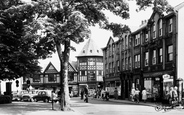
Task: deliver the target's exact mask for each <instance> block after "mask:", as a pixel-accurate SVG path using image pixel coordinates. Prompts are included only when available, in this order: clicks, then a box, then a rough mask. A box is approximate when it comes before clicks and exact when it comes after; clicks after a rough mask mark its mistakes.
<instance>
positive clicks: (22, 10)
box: [0, 0, 53, 80]
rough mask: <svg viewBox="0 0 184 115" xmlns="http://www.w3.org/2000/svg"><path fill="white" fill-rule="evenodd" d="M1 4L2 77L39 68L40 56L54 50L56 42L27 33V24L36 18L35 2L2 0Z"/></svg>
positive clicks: (0, 72) (13, 77) (0, 73)
mask: <svg viewBox="0 0 184 115" xmlns="http://www.w3.org/2000/svg"><path fill="white" fill-rule="evenodd" d="M0 6H1V7H0V79H1V80H4V79H9V80H11V79H16V78H19V77H22V76H24V75H26V74H28V73H34V72H39V71H40V69H41V68H40V66H38V63H39V62H38V59H39V58H42V57H45V58H46V57H47V56H48V54H51V51H50V49H49V48H48V47H50V45H52V43H50V42H48V41H46V39H44V40H40V41H36V39H34V38H31V37H29V36H25V35H26V33H25V25H26V24H28V23H29V22H30V21H32V14H33V11H32V9H31V6H30V5H25V4H22V3H21V2H20V1H18V0H11V1H8V0H2V1H1V2H0ZM52 49H53V48H52Z"/></svg>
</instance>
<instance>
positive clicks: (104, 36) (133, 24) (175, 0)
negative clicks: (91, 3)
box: [24, 0, 184, 70]
mask: <svg viewBox="0 0 184 115" xmlns="http://www.w3.org/2000/svg"><path fill="white" fill-rule="evenodd" d="M24 1H30V0H24ZM168 2H169V4H170V5H171V6H176V5H178V4H180V3H182V2H184V0H168ZM129 7H130V19H128V20H122V19H121V18H118V17H115V16H113V15H112V14H110V13H107V15H108V17H109V21H111V22H116V23H122V24H126V25H128V26H129V27H130V28H131V31H135V30H136V29H137V28H138V27H139V25H140V24H141V21H142V20H147V19H149V18H150V16H151V14H152V9H151V8H148V9H146V11H141V12H136V8H137V6H136V4H135V2H134V1H131V2H129ZM110 36H112V33H111V32H110V31H106V30H102V29H99V28H98V27H91V39H93V40H94V41H95V42H96V44H97V45H98V46H99V47H100V48H103V47H105V46H106V44H107V42H108V40H109V37H110ZM86 41H87V40H85V41H84V42H83V43H80V44H74V43H72V45H73V46H74V47H75V48H76V50H77V51H76V52H74V51H71V54H70V60H71V61H76V60H77V59H76V57H75V56H77V55H78V54H79V52H80V51H81V50H82V48H83V46H84V45H85V43H86ZM49 62H52V63H53V64H54V66H55V67H56V68H57V69H58V70H59V69H60V66H59V65H60V63H59V59H58V56H57V54H53V56H52V58H49V59H46V60H40V65H41V66H42V67H43V69H44V68H45V67H46V66H47V64H48V63H49Z"/></svg>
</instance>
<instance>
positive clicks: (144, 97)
mask: <svg viewBox="0 0 184 115" xmlns="http://www.w3.org/2000/svg"><path fill="white" fill-rule="evenodd" d="M142 100H143V101H144V103H146V100H147V91H146V88H145V87H144V89H143V90H142Z"/></svg>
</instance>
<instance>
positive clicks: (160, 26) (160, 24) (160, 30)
mask: <svg viewBox="0 0 184 115" xmlns="http://www.w3.org/2000/svg"><path fill="white" fill-rule="evenodd" d="M162 30H163V29H162V19H160V21H159V36H162Z"/></svg>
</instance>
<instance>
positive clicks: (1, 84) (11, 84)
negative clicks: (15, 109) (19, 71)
mask: <svg viewBox="0 0 184 115" xmlns="http://www.w3.org/2000/svg"><path fill="white" fill-rule="evenodd" d="M16 80H18V81H19V82H18V87H17V85H16ZM22 83H23V78H22V77H21V78H18V79H15V80H3V81H2V80H0V95H1V94H4V93H5V92H6V91H10V90H11V91H13V92H17V91H20V90H22Z"/></svg>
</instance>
